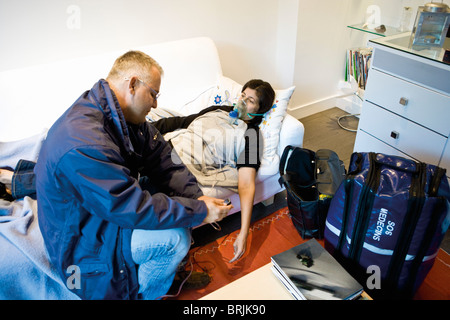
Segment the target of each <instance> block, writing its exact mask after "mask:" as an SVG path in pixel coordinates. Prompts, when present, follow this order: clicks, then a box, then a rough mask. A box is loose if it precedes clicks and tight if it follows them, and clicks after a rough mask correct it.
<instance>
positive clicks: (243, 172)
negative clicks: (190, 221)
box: [230, 167, 256, 262]
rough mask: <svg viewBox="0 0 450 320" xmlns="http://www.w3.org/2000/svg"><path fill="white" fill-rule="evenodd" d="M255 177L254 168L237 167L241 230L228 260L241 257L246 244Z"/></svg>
mask: <svg viewBox="0 0 450 320" xmlns="http://www.w3.org/2000/svg"><path fill="white" fill-rule="evenodd" d="M255 178H256V169H255V168H250V167H241V168H239V171H238V192H239V198H240V201H241V231H240V232H239V235H238V237H237V239H236V241H235V242H234V257H233V259H231V260H230V262H234V261H236V260H238V259H239V258H240V257H242V255H243V254H244V252H245V249H246V246H247V236H248V231H249V228H250V221H251V218H252V210H253V200H254V197H255Z"/></svg>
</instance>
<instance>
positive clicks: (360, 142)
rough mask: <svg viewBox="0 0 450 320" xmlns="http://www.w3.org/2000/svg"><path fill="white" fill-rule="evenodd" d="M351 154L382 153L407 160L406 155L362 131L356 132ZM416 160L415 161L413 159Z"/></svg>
mask: <svg viewBox="0 0 450 320" xmlns="http://www.w3.org/2000/svg"><path fill="white" fill-rule="evenodd" d="M353 152H376V153H384V154H389V155H392V156H399V157H403V158H409V159H413V158H411V157H409V156H408V155H406V154H404V153H403V152H401V151H399V150H397V149H395V148H393V147H391V146H390V145H388V144H386V143H384V142H383V141H380V140H378V139H377V138H375V137H373V136H371V135H370V134H368V133H367V132H365V131H363V130H358V133H357V135H356V140H355V146H354V148H353ZM413 160H417V159H413Z"/></svg>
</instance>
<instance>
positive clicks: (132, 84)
mask: <svg viewBox="0 0 450 320" xmlns="http://www.w3.org/2000/svg"><path fill="white" fill-rule="evenodd" d="M137 82H138V78H137V77H136V76H133V77H131V78H130V81H129V82H128V90H129V91H130V93H131V94H135V92H136V85H137Z"/></svg>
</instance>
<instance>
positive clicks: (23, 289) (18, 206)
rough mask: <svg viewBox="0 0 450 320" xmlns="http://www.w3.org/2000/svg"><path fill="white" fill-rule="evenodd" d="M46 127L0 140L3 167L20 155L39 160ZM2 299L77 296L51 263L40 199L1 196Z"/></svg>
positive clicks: (45, 298)
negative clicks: (40, 217) (39, 211)
mask: <svg viewBox="0 0 450 320" xmlns="http://www.w3.org/2000/svg"><path fill="white" fill-rule="evenodd" d="M46 135H47V130H45V131H43V132H41V133H39V134H37V135H35V136H32V137H29V138H26V139H23V140H18V141H8V142H0V168H9V169H14V168H15V167H16V165H17V163H18V161H19V160H20V159H27V160H30V161H36V160H37V158H38V155H39V150H40V148H41V145H42V142H43V141H44V139H45V137H46ZM0 270H1V271H0V299H1V300H10V299H15V300H48V299H51V300H56V299H65V300H67V299H78V297H77V296H76V295H74V294H73V293H72V292H70V291H69V289H67V288H66V286H65V284H64V283H63V281H62V280H61V279H60V277H59V276H58V274H57V272H56V269H55V268H54V267H53V266H52V264H51V263H50V258H49V257H48V254H47V250H46V249H45V245H44V239H43V237H42V234H41V231H40V229H39V224H38V216H37V201H36V200H34V199H32V198H29V197H24V198H23V199H18V200H15V201H13V202H9V201H6V200H3V199H0Z"/></svg>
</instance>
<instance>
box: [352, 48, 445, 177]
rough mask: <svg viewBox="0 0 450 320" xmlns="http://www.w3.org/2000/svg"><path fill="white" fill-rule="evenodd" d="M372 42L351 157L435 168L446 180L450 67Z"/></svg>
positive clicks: (406, 51) (440, 62) (434, 60)
mask: <svg viewBox="0 0 450 320" xmlns="http://www.w3.org/2000/svg"><path fill="white" fill-rule="evenodd" d="M371 42H372V43H371V44H372V45H373V47H374V53H373V60H372V66H371V69H370V71H369V76H368V83H367V87H366V92H365V95H364V102H363V107H362V112H361V117H360V121H359V126H358V132H357V135H356V141H355V146H354V151H355V152H356V151H359V152H370V151H373V152H380V153H385V154H393V155H399V156H403V157H409V158H413V159H416V160H419V161H423V162H427V163H431V164H434V165H439V166H441V167H443V168H446V169H447V176H448V177H449V176H450V140H449V135H450V65H448V64H446V63H444V62H442V61H437V60H436V59H430V58H428V57H423V56H420V55H418V54H415V53H412V52H408V50H407V49H406V50H400V49H398V48H395V46H391V45H390V44H389V42H383V41H377V40H373V41H371ZM419 54H421V53H419Z"/></svg>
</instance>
